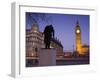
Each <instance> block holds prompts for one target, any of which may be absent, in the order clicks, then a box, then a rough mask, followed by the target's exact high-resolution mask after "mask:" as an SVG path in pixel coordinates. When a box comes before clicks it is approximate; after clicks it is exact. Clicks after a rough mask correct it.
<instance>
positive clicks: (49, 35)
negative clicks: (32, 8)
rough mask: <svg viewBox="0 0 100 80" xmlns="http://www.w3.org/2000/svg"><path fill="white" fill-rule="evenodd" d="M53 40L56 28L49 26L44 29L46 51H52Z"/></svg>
mask: <svg viewBox="0 0 100 80" xmlns="http://www.w3.org/2000/svg"><path fill="white" fill-rule="evenodd" d="M52 38H54V28H53V26H52V25H47V26H46V27H45V29H44V44H45V48H46V49H50V43H51V39H52Z"/></svg>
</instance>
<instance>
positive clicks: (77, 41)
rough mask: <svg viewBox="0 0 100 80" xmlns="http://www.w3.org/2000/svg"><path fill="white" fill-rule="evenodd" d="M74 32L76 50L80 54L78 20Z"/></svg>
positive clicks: (80, 44)
mask: <svg viewBox="0 0 100 80" xmlns="http://www.w3.org/2000/svg"><path fill="white" fill-rule="evenodd" d="M75 34H76V51H77V52H78V54H79V55H81V54H82V43H81V29H80V25H79V22H78V21H77V23H76V29H75Z"/></svg>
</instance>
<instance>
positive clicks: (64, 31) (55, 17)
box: [26, 12, 89, 51]
mask: <svg viewBox="0 0 100 80" xmlns="http://www.w3.org/2000/svg"><path fill="white" fill-rule="evenodd" d="M77 20H78V21H79V24H80V28H81V34H82V37H81V38H82V44H87V45H89V15H79V14H77V15H75V14H51V13H30V12H26V28H27V29H29V28H31V26H32V24H33V23H38V25H39V30H40V31H41V32H43V31H44V28H45V26H46V25H49V24H52V25H53V27H54V29H55V37H57V38H58V39H59V40H60V41H61V43H62V45H63V47H64V51H73V50H75V48H76V47H75V28H76V22H77Z"/></svg>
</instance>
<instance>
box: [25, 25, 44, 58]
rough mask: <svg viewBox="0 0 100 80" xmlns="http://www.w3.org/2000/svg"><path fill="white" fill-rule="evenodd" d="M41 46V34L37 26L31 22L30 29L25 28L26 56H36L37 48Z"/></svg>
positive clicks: (42, 43) (42, 42)
mask: <svg viewBox="0 0 100 80" xmlns="http://www.w3.org/2000/svg"><path fill="white" fill-rule="evenodd" d="M43 46H44V41H43V35H42V33H41V32H40V31H39V26H38V25H37V24H33V25H32V28H31V29H27V30H26V56H34V57H35V56H37V52H38V50H39V49H40V48H41V47H43Z"/></svg>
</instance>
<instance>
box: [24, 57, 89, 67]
mask: <svg viewBox="0 0 100 80" xmlns="http://www.w3.org/2000/svg"><path fill="white" fill-rule="evenodd" d="M81 64H89V58H88V57H85V58H80V57H78V58H63V59H57V60H56V65H57V66H60V65H81ZM26 67H39V66H38V59H27V60H26Z"/></svg>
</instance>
